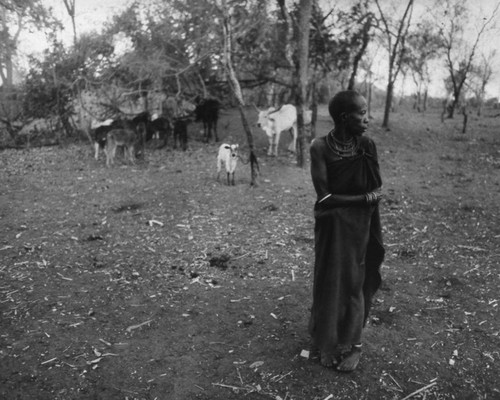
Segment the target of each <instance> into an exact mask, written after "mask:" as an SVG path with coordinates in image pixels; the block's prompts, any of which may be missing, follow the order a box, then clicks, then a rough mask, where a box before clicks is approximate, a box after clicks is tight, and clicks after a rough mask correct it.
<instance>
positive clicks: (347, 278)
mask: <svg viewBox="0 0 500 400" xmlns="http://www.w3.org/2000/svg"><path fill="white" fill-rule="evenodd" d="M317 140H325V138H319V139H317ZM327 172H328V187H329V192H330V193H332V194H343V195H360V194H361V195H362V194H365V193H367V192H370V191H373V190H375V189H377V188H379V187H381V185H382V180H381V178H380V172H379V165H378V160H377V151H376V147H375V144H374V143H373V141H372V140H371V139H369V138H366V137H361V138H359V150H358V153H357V155H355V156H353V157H349V158H343V159H338V160H335V159H332V160H331V161H328V162H327ZM314 216H315V231H314V233H315V265H314V286H313V305H312V310H311V318H310V322H309V332H310V334H311V336H312V339H313V342H314V344H315V345H316V347H317V348H318V349H319V350H321V351H327V352H331V351H334V350H335V348H336V346H337V345H338V344H341V345H347V344H357V343H360V342H361V332H362V329H363V327H364V325H365V323H366V319H367V317H368V312H369V310H370V306H371V301H372V297H373V295H374V294H375V292H376V291H377V290H378V288H379V286H380V283H381V276H380V265H381V264H382V261H383V259H384V247H383V242H382V230H381V225H380V215H379V208H378V205H376V206H368V205H357V206H340V207H335V206H334V207H332V206H331V205H330V206H326V205H323V204H322V203H316V204H315V207H314Z"/></svg>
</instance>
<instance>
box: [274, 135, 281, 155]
mask: <svg viewBox="0 0 500 400" xmlns="http://www.w3.org/2000/svg"><path fill="white" fill-rule="evenodd" d="M280 134H281V132H278V133H276V135H274V155H275V156H276V157H278V147H279V144H280Z"/></svg>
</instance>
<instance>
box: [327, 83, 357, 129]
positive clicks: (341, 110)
mask: <svg viewBox="0 0 500 400" xmlns="http://www.w3.org/2000/svg"><path fill="white" fill-rule="evenodd" d="M359 99H363V100H364V97H363V96H361V95H360V94H359V93H358V92H356V91H355V90H344V91H342V92H338V93H337V94H336V95H335V96H333V97H332V99H331V100H330V103H329V104H328V112H329V113H330V116H331V117H332V118H333V122H335V124H338V123H341V121H342V115H343V114H349V113H351V112H353V111H356V110H357V108H358V107H359Z"/></svg>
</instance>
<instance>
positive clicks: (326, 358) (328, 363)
mask: <svg viewBox="0 0 500 400" xmlns="http://www.w3.org/2000/svg"><path fill="white" fill-rule="evenodd" d="M320 362H321V365H322V366H323V367H327V368H333V367H335V365H337V358H336V357H335V354H334V353H331V352H326V351H322V352H320Z"/></svg>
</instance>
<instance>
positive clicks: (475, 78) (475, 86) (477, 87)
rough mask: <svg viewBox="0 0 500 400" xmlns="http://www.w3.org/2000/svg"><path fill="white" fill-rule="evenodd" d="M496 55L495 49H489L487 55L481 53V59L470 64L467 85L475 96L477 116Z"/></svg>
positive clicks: (479, 112)
mask: <svg viewBox="0 0 500 400" xmlns="http://www.w3.org/2000/svg"><path fill="white" fill-rule="evenodd" d="M495 57H496V50H492V51H490V53H489V54H488V55H485V54H482V55H481V61H480V62H479V63H478V64H476V65H473V66H472V70H471V73H472V74H471V79H470V82H469V86H470V88H471V90H472V91H473V92H474V95H475V97H476V106H477V116H478V117H479V116H481V112H482V108H483V104H484V96H485V93H486V85H487V84H488V83H489V81H490V79H491V76H492V75H493V67H492V65H493V62H494V59H495Z"/></svg>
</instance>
